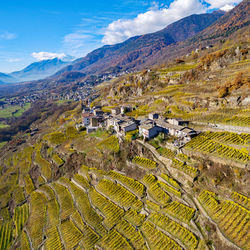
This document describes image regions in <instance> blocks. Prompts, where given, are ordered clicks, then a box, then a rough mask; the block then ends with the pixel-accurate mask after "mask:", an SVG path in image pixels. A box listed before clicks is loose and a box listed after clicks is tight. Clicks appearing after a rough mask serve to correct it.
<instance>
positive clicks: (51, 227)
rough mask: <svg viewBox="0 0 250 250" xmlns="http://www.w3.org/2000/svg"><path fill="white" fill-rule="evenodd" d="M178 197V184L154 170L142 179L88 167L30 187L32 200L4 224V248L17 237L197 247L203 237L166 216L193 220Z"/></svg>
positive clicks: (48, 242)
mask: <svg viewBox="0 0 250 250" xmlns="http://www.w3.org/2000/svg"><path fill="white" fill-rule="evenodd" d="M93 173H98V176H99V179H98V181H97V183H96V181H95V182H93V183H92V178H91V177H90V176H92V174H93ZM169 178H170V177H169ZM170 180H171V181H170ZM168 181H170V182H171V183H172V184H173V185H176V183H177V182H175V181H174V180H173V179H168ZM174 190H175V191H174ZM167 192H169V193H170V194H171V196H170V195H169V194H168V193H167ZM177 196H178V197H179V198H180V197H181V196H180V195H179V193H178V189H176V187H175V188H174V187H172V186H170V185H168V184H167V182H163V181H159V180H158V179H157V176H154V175H152V174H148V175H145V176H144V178H143V180H141V181H140V180H135V179H133V178H129V177H126V176H124V175H123V174H121V173H118V172H116V171H108V172H106V171H98V170H97V169H94V168H88V167H86V166H83V167H82V169H81V170H79V172H78V173H77V174H75V175H73V176H72V177H71V178H70V179H69V178H65V177H62V178H59V179H58V181H56V182H52V183H50V184H43V185H41V186H40V187H39V188H38V189H36V190H33V191H32V190H31V189H30V198H29V199H28V202H27V203H25V204H24V205H20V206H17V207H16V208H15V213H14V216H13V220H10V219H8V220H9V222H7V221H6V222H5V223H4V224H1V231H0V232H1V235H2V237H1V246H2V247H1V249H7V247H8V246H10V245H11V244H13V243H14V239H17V240H18V241H19V242H20V244H21V245H22V246H23V247H25V246H26V247H27V249H29V248H31V249H37V248H40V247H44V248H45V249H64V248H65V249H74V248H78V249H82V248H86V249H91V248H93V247H102V248H104V249H121V248H125V249H149V247H151V248H153V249H162V247H163V246H168V247H170V248H173V249H181V248H182V246H181V245H182V244H183V245H184V246H185V248H187V249H194V248H195V247H194V246H196V245H197V244H198V242H199V237H198V236H197V235H194V234H193V232H191V231H190V230H189V229H188V228H186V227H185V226H183V225H180V224H178V223H177V222H175V221H174V220H172V219H171V218H169V217H167V213H170V214H171V216H175V217H178V218H179V217H180V218H179V219H180V220H184V219H183V218H185V222H189V221H190V220H191V219H192V216H193V211H191V208H189V207H187V206H185V205H183V204H181V203H178V202H176V201H171V199H172V198H174V197H177ZM142 197H147V198H149V199H148V200H147V201H145V200H144V199H145V198H143V199H142ZM150 199H153V200H154V201H150ZM154 202H155V203H154ZM153 204H155V206H156V207H158V208H159V209H158V212H157V211H156V210H155V209H154V205H153ZM157 204H158V205H157ZM175 204H177V205H175ZM152 205H153V206H152ZM9 218H10V217H9ZM163 218H164V220H163ZM160 221H162V223H163V224H162V223H160ZM168 222H169V223H168ZM164 223H165V224H164ZM167 224H169V225H168V227H167ZM14 225H15V230H14ZM158 227H159V228H158ZM165 231H166V232H167V233H165ZM19 236H20V237H19ZM175 239H178V240H177V241H180V242H183V243H181V245H179V243H178V242H177V241H176V240H175Z"/></svg>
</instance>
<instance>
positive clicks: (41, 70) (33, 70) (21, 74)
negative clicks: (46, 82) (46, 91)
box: [10, 58, 69, 81]
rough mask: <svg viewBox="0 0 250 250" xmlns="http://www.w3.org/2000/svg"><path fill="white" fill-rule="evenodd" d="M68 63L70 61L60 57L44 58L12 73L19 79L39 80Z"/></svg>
mask: <svg viewBox="0 0 250 250" xmlns="http://www.w3.org/2000/svg"><path fill="white" fill-rule="evenodd" d="M68 64H69V63H68V62H64V61H62V60H61V59H58V58H54V59H49V60H43V61H39V62H34V63H32V64H30V65H29V66H28V67H26V68H25V69H23V70H20V71H16V72H13V73H11V74H10V75H11V76H12V77H14V78H16V79H18V80H19V81H20V80H21V81H32V80H38V79H42V78H45V77H47V76H50V75H52V74H54V73H55V72H57V71H58V70H60V69H61V68H63V67H65V66H66V65H68Z"/></svg>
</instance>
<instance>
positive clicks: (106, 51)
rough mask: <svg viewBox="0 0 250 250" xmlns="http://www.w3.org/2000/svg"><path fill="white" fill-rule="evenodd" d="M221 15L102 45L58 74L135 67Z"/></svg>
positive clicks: (200, 17)
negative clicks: (114, 43) (113, 43)
mask: <svg viewBox="0 0 250 250" xmlns="http://www.w3.org/2000/svg"><path fill="white" fill-rule="evenodd" d="M222 15H223V13H220V12H213V13H211V14H201V15H191V16H189V17H186V18H183V19H181V20H180V21H177V22H175V23H173V24H171V25H169V26H168V27H166V28H165V29H163V30H161V31H158V32H155V33H152V34H146V35H142V36H137V37H132V38H130V39H128V40H127V41H125V42H123V43H120V44H116V45H112V46H108V45H107V46H104V47H102V48H100V49H97V50H95V51H93V52H91V53H89V54H88V55H87V56H86V57H84V58H80V59H78V60H77V61H76V62H75V63H73V64H72V65H71V66H68V67H66V68H64V69H62V70H61V71H59V72H58V73H57V75H58V74H61V73H62V72H65V71H82V72H84V73H89V74H93V73H104V72H106V71H109V70H112V69H111V68H112V67H115V66H117V67H121V68H122V69H123V70H126V69H131V68H136V67H137V65H140V64H143V62H144V61H146V60H150V59H149V58H150V56H152V55H153V54H154V53H156V52H157V51H160V50H161V49H162V48H164V47H166V46H168V45H170V44H173V43H176V42H179V41H183V40H185V39H187V38H190V37H192V36H194V35H195V34H196V33H198V32H200V31H201V30H203V29H205V28H207V27H208V26H209V25H211V24H212V23H214V22H215V21H216V20H217V19H218V18H220V17H221V16H222Z"/></svg>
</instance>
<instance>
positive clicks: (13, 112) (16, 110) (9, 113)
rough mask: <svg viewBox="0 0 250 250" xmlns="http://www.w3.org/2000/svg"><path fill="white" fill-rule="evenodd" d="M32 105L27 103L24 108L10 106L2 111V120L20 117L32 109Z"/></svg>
mask: <svg viewBox="0 0 250 250" xmlns="http://www.w3.org/2000/svg"><path fill="white" fill-rule="evenodd" d="M30 105H31V104H30V103H26V104H25V105H24V106H23V107H20V106H18V105H15V106H10V107H7V108H4V109H1V110H0V118H10V117H13V116H14V117H19V116H21V115H22V114H23V113H24V112H25V111H27V110H28V109H29V108H30Z"/></svg>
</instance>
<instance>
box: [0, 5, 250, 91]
mask: <svg viewBox="0 0 250 250" xmlns="http://www.w3.org/2000/svg"><path fill="white" fill-rule="evenodd" d="M248 25H249V4H248V0H243V1H242V2H241V3H240V4H239V5H237V6H236V7H235V8H234V9H232V10H231V11H229V12H227V13H225V12H223V11H214V12H212V13H206V14H199V15H191V16H188V17H185V18H183V19H181V20H179V21H177V22H174V23H172V24H170V25H168V26H167V27H166V28H164V29H162V30H160V31H158V32H155V33H151V34H146V35H141V36H136V37H132V38H129V39H128V40H126V41H124V42H122V43H119V44H115V45H105V46H103V47H101V48H99V49H96V50H94V51H92V52H90V53H89V54H88V55H87V56H85V57H82V58H79V59H77V60H75V61H73V62H71V63H70V64H67V65H65V64H63V62H61V61H60V60H59V59H53V60H54V61H53V62H54V63H55V64H56V65H57V64H59V67H61V69H60V70H59V71H57V72H56V70H55V72H54V75H52V76H49V77H47V78H45V79H42V80H38V81H33V82H29V84H27V85H26V86H27V89H29V88H32V89H36V88H38V89H41V88H56V89H57V88H58V87H59V86H61V87H64V86H65V85H67V84H75V83H81V82H84V81H86V79H87V78H91V77H93V79H94V78H95V77H98V76H102V75H107V74H112V73H117V72H122V71H136V70H142V69H145V68H150V67H152V66H154V65H161V64H165V63H167V62H168V61H171V60H172V59H173V58H178V57H181V56H184V55H186V54H187V53H190V52H192V51H194V50H196V49H197V48H202V47H204V46H208V45H213V44H216V43H217V42H218V41H222V40H223V39H226V38H227V37H229V36H230V35H232V34H233V33H234V32H236V31H237V30H239V29H241V28H244V27H245V26H248ZM40 63H42V62H40ZM34 65H37V64H36V63H35V64H34ZM30 66H31V65H30ZM30 66H29V67H30ZM29 67H28V68H29ZM31 68H32V67H31ZM26 69H27V68H26ZM54 69H55V68H54ZM24 71H25V70H24ZM50 72H51V71H50ZM23 73H24V72H23ZM13 74H14V75H18V74H19V73H16V72H15V73H13ZM24 74H25V73H24ZM26 74H27V73H26ZM38 75H39V74H38ZM11 76H12V75H11ZM5 78H6V76H5ZM26 79H27V78H26ZM30 79H31V78H30ZM1 80H2V78H1V77H0V81H1ZM2 81H3V80H2ZM22 88H23V87H22Z"/></svg>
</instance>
